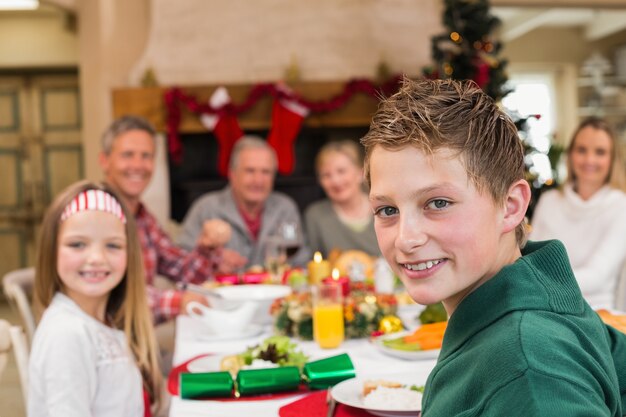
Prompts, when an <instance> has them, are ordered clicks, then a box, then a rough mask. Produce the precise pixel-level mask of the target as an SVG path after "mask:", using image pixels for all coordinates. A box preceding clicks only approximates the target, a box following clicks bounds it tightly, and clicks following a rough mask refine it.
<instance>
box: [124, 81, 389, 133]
mask: <svg viewBox="0 0 626 417" xmlns="http://www.w3.org/2000/svg"><path fill="white" fill-rule="evenodd" d="M219 86H224V87H226V89H227V90H228V92H229V94H230V96H231V98H232V100H233V102H234V103H236V104H239V103H242V102H243V101H244V100H245V99H246V97H247V96H248V93H249V92H250V89H251V88H252V87H253V85H252V84H230V85H223V84H220V85H217V84H216V85H204V86H189V87H181V88H182V90H183V91H184V92H186V93H187V94H191V95H193V96H195V97H197V98H198V100H200V101H201V100H208V99H209V97H210V96H211V94H212V93H213V91H214V90H215V89H216V88H217V87H219ZM290 87H291V88H292V89H293V90H294V91H295V92H296V93H297V94H299V95H300V96H301V97H303V98H305V99H307V100H314V101H322V100H328V99H330V98H332V97H334V96H335V95H337V94H339V93H341V92H342V91H343V89H344V87H345V82H299V83H291V84H290ZM167 89H168V88H166V87H152V88H118V89H114V90H113V116H114V117H116V118H117V117H119V116H122V115H125V114H133V115H137V116H143V117H145V118H146V119H148V120H149V121H150V122H151V123H152V124H154V126H155V127H156V128H157V130H159V131H165V127H166V122H165V121H166V116H167V115H166V107H165V104H164V102H163V95H164V93H165V91H166V90H167ZM377 106H378V102H377V100H374V99H372V97H370V96H367V95H365V94H355V95H354V96H353V97H352V98H351V99H350V101H348V103H347V104H346V105H345V106H344V107H342V108H340V109H338V110H335V111H332V112H328V113H319V114H311V115H310V116H308V117H307V118H306V119H305V122H304V125H305V127H314V128H341V127H363V126H369V123H370V120H371V116H372V115H373V114H374V112H375V111H376V108H377ZM271 110H272V98H271V97H270V96H265V97H263V98H262V99H261V100H259V101H258V102H257V104H256V105H255V106H253V107H252V108H251V109H250V110H249V111H247V112H245V113H242V114H240V115H239V116H238V120H239V124H240V126H241V128H242V129H243V130H266V129H269V128H270V122H271ZM180 131H181V133H200V132H206V129H205V128H204V127H203V126H202V124H201V123H200V121H199V120H198V116H197V115H195V114H193V113H191V112H189V111H186V110H183V112H182V122H181V125H180Z"/></svg>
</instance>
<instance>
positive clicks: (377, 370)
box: [170, 316, 436, 417]
mask: <svg viewBox="0 0 626 417" xmlns="http://www.w3.org/2000/svg"><path fill="white" fill-rule="evenodd" d="M207 334H208V329H207V328H206V327H205V325H204V324H203V323H202V322H200V321H198V320H196V319H193V318H190V317H188V316H179V317H178V319H177V321H176V347H175V351H174V361H173V362H174V366H176V365H179V364H181V363H183V362H185V361H187V360H189V359H191V358H193V357H194V356H197V355H201V354H204V353H213V354H218V355H220V354H222V355H227V354H234V353H239V352H242V351H243V350H244V349H245V348H246V347H247V346H252V345H255V344H258V343H259V342H261V341H262V340H263V339H265V338H266V337H268V336H270V335H271V334H272V329H271V328H270V327H268V328H267V329H266V331H264V333H263V334H261V335H259V336H256V337H253V338H248V339H238V340H228V341H210V340H200V339H204V338H201V337H200V336H202V335H204V336H206V335H207ZM298 344H299V345H300V347H301V349H302V350H303V351H304V352H305V353H307V354H308V355H309V356H310V360H316V359H322V358H325V357H329V356H334V355H338V354H340V353H344V352H346V353H348V354H349V355H350V358H351V359H352V362H353V364H354V367H355V371H356V374H357V375H358V376H365V377H369V376H372V377H377V376H381V375H384V374H411V375H415V381H416V382H418V383H422V384H423V383H425V382H426V378H427V377H428V374H429V373H430V371H431V370H432V369H433V368H434V366H435V363H436V361H435V360H434V359H432V360H420V361H405V360H401V359H396V358H392V357H390V356H387V355H386V354H384V353H382V352H380V351H378V349H376V347H374V346H373V345H371V344H370V343H369V342H368V341H367V340H366V339H357V340H347V341H346V342H344V343H343V344H342V345H341V346H340V347H339V348H338V349H320V348H319V347H318V346H317V345H316V344H315V342H301V341H298ZM298 398H299V396H298V395H294V396H292V397H287V398H285V397H283V398H280V399H277V400H265V401H227V402H224V401H207V400H202V401H194V400H183V399H180V398H179V397H173V398H172V402H171V408H170V417H204V416H207V417H208V416H211V417H232V416H246V415H250V416H252V415H253V416H255V417H277V416H278V410H279V408H280V407H282V406H283V405H285V404H288V403H290V402H292V401H295V400H296V399H298Z"/></svg>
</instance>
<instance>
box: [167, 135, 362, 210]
mask: <svg viewBox="0 0 626 417" xmlns="http://www.w3.org/2000/svg"><path fill="white" fill-rule="evenodd" d="M366 132H367V127H344V128H310V127H305V128H303V129H302V130H301V131H300V134H299V135H298V139H297V140H296V141H295V144H294V155H295V160H296V163H295V167H294V171H293V173H292V174H291V175H289V176H283V175H277V177H276V181H275V182H274V189H275V190H277V191H281V192H283V193H285V194H287V195H289V196H290V197H292V198H293V199H294V200H295V202H296V203H297V205H298V208H299V209H300V211H301V212H304V210H305V208H306V207H307V206H308V205H309V204H310V203H312V202H313V201H316V200H319V199H321V198H323V197H324V192H323V191H322V189H321V187H320V186H319V184H318V181H317V178H316V176H315V167H314V162H315V156H316V155H317V152H318V151H319V149H320V148H321V147H322V146H323V145H324V144H325V143H327V142H329V141H332V140H338V139H351V140H355V141H358V140H359V139H360V138H361V137H362V136H363V135H364V134H365V133H366ZM245 133H246V134H253V135H258V136H261V137H266V136H267V130H246V132H245ZM181 139H182V141H183V147H184V151H183V161H182V163H181V164H174V163H172V162H171V160H170V162H169V172H170V191H171V192H170V195H171V208H172V218H173V219H174V220H176V221H179V222H180V221H182V219H183V218H184V216H185V214H186V213H187V210H188V209H189V207H190V206H191V204H192V203H193V201H194V200H196V199H197V198H198V197H200V196H201V195H203V194H204V193H207V192H209V191H215V190H219V189H221V188H223V187H224V186H225V185H226V183H227V179H226V178H225V177H222V176H220V175H219V174H218V172H217V153H218V144H217V141H216V139H215V137H214V136H213V135H212V134H211V133H208V132H207V133H188V134H183V135H181Z"/></svg>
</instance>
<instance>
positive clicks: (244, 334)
mask: <svg viewBox="0 0 626 417" xmlns="http://www.w3.org/2000/svg"><path fill="white" fill-rule="evenodd" d="M261 333H263V326H262V325H260V324H250V325H249V326H248V327H246V328H245V329H243V330H240V331H237V332H232V333H219V334H217V333H213V332H212V331H210V330H208V327H207V332H206V333H200V334H198V335H197V336H196V339H198V340H205V341H209V342H219V341H222V340H236V339H246V338H249V337H254V336H258V335H260V334H261Z"/></svg>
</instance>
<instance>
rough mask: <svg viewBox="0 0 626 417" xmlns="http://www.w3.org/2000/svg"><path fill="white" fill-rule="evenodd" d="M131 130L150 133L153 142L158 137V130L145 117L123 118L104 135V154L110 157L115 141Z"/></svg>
mask: <svg viewBox="0 0 626 417" xmlns="http://www.w3.org/2000/svg"><path fill="white" fill-rule="evenodd" d="M131 130H143V131H144V132H146V133H148V134H149V135H150V137H151V138H152V139H153V140H154V136H155V135H156V129H155V128H154V126H152V124H150V122H149V121H147V120H146V119H144V118H143V117H138V116H122V117H120V118H119V119H117V120H114V121H113V123H111V125H110V126H109V127H108V128H107V130H105V132H104V133H103V134H102V152H104V153H105V154H106V155H109V154H110V153H111V149H112V148H113V142H114V141H115V139H116V138H117V137H118V136H120V135H121V134H123V133H126V132H129V131H131Z"/></svg>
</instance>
